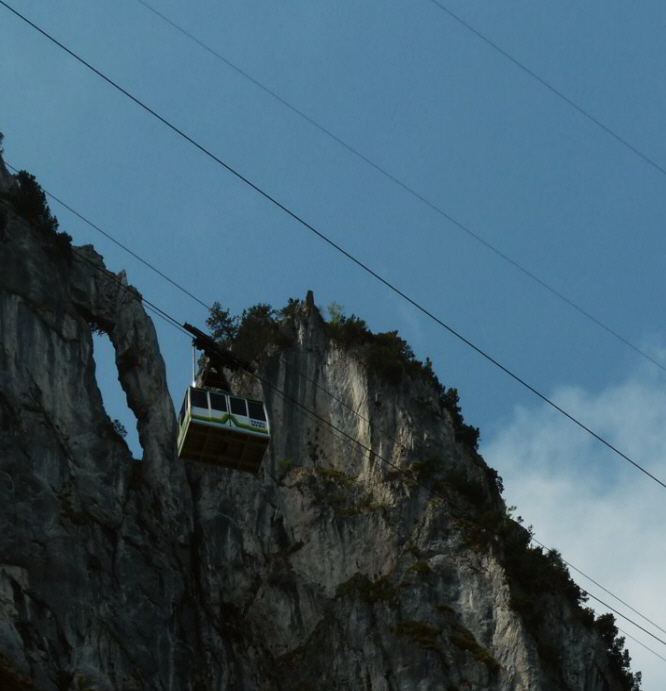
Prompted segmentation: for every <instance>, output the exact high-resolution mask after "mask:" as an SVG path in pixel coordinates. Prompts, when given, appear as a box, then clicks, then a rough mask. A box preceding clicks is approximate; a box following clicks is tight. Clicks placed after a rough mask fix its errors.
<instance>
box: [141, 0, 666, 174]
mask: <svg viewBox="0 0 666 691" xmlns="http://www.w3.org/2000/svg"><path fill="white" fill-rule="evenodd" d="M140 1H141V0H139V2H140ZM428 2H430V3H432V4H433V5H435V7H437V8H439V9H440V10H441V11H442V12H445V13H446V14H448V15H449V17H451V18H452V19H455V21H456V22H458V24H460V25H461V26H464V27H465V29H467V30H468V31H469V32H471V33H473V34H474V35H475V36H476V37H477V38H479V39H481V40H482V41H483V42H484V43H485V44H486V45H488V46H490V47H491V48H492V49H493V50H495V51H497V52H498V53H500V55H503V56H504V57H505V58H506V59H507V60H509V61H511V62H512V63H513V64H514V65H515V66H516V67H518V68H519V69H521V70H522V71H523V72H525V74H528V75H529V76H530V77H532V79H534V80H536V81H537V82H539V84H541V85H542V86H544V87H545V88H546V89H548V91H550V92H551V93H553V94H555V96H557V97H558V98H560V99H561V100H562V101H564V102H565V103H567V104H568V105H569V106H571V107H572V108H573V109H574V110H575V111H577V112H578V113H580V115H582V116H583V117H585V118H587V119H588V120H589V121H590V122H592V123H594V124H595V125H596V126H597V127H599V128H600V129H602V130H603V131H604V132H606V134H608V135H610V136H611V137H612V138H613V139H615V141H617V142H618V143H619V144H621V145H622V146H624V147H625V148H627V149H629V151H631V152H632V153H634V154H636V156H638V157H639V158H641V159H643V161H645V162H646V163H647V164H648V165H650V166H652V167H653V168H654V169H655V170H657V171H659V172H660V173H662V174H663V175H666V168H664V167H663V166H661V165H659V164H658V163H657V162H656V161H655V160H654V159H653V158H650V157H649V156H648V155H647V154H645V153H643V152H642V151H641V150H640V149H638V148H637V147H635V146H634V145H633V144H632V143H631V142H629V141H628V140H627V139H625V138H624V137H621V136H620V135H619V134H618V133H617V132H615V131H614V130H613V129H611V128H610V127H608V125H605V124H604V123H603V122H602V121H601V120H599V118H597V117H595V116H594V115H592V113H590V112H589V111H588V110H585V108H583V107H582V106H579V105H578V104H577V103H576V102H575V101H574V100H573V99H571V98H569V97H568V96H567V95H566V94H564V93H563V92H562V91H560V90H559V89H557V88H555V87H554V86H553V85H552V84H551V83H550V82H549V81H547V80H546V79H544V78H543V77H540V76H539V75H538V74H537V73H536V72H534V71H533V70H531V69H530V68H529V67H527V65H525V64H524V63H523V62H521V61H520V60H518V58H516V57H514V56H513V55H511V53H509V52H508V51H506V50H504V48H502V47H501V46H500V45H499V44H497V43H495V42H494V41H492V40H491V39H490V38H488V37H487V36H486V35H485V34H482V33H481V32H480V31H479V30H478V29H475V28H474V27H473V26H472V25H471V24H470V23H469V22H466V21H465V20H464V19H463V18H462V17H460V16H459V15H457V14H456V13H455V12H452V11H451V10H450V9H449V8H448V7H446V6H445V5H443V4H442V3H441V2H439V1H438V0H428Z"/></svg>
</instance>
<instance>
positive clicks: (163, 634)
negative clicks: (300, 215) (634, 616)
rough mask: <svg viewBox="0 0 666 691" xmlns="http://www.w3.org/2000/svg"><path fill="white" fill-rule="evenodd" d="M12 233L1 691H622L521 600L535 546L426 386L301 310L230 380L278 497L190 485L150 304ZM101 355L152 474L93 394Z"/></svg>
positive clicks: (0, 416) (255, 481)
mask: <svg viewBox="0 0 666 691" xmlns="http://www.w3.org/2000/svg"><path fill="white" fill-rule="evenodd" d="M11 184H12V178H11V176H9V175H8V174H7V172H6V170H5V169H4V166H2V165H0V193H2V197H3V199H4V198H6V195H7V192H8V190H9V186H10V185H11ZM4 219H5V222H4V228H3V229H2V232H1V233H0V516H1V517H2V526H3V530H2V531H1V532H0V689H3V690H4V689H8V690H10V691H11V690H14V689H15V690H22V691H27V690H29V689H33V690H35V691H68V690H70V689H71V690H72V691H74V690H77V691H83V690H84V689H86V690H93V689H94V690H98V691H112V690H122V691H132V690H136V691H148V690H151V691H153V690H154V691H158V690H159V691H167V690H168V691H205V690H210V691H213V690H215V691H217V690H222V689H230V690H231V689H233V690H236V691H259V690H266V691H268V690H275V691H277V690H283V691H295V690H303V691H305V690H307V689H312V690H317V691H323V690H326V689H331V690H333V689H340V690H343V689H344V690H349V691H357V690H358V691H398V690H405V691H407V690H410V691H412V690H413V691H416V690H421V691H426V690H429V689H449V690H451V691H453V690H454V689H460V690H462V689H487V690H488V691H490V690H493V691H495V690H497V691H499V690H500V689H502V690H507V689H512V690H516V691H518V690H527V689H531V690H535V691H536V690H537V689H538V690H542V691H549V690H553V691H554V690H556V689H569V690H572V691H574V690H577V691H604V690H607V691H616V690H617V691H620V690H621V689H625V688H630V687H629V686H627V685H626V680H625V679H624V678H622V677H621V676H618V675H617V674H616V670H614V669H613V668H612V665H611V664H610V662H609V657H608V654H607V650H606V646H605V644H604V643H603V641H602V640H601V639H600V638H599V636H598V635H597V634H596V633H595V631H594V626H592V625H591V623H590V621H589V620H586V616H585V614H584V613H581V611H580V608H578V607H577V605H576V604H575V602H572V598H571V597H567V595H566V593H560V592H557V590H555V591H553V592H543V593H540V594H538V595H535V594H534V592H532V591H529V588H528V589H527V590H526V586H525V583H523V585H522V586H521V584H520V583H518V584H516V581H515V576H516V570H515V567H514V569H513V571H512V566H511V556H510V553H509V552H510V544H509V543H510V541H511V539H514V541H515V540H518V542H520V540H521V539H522V533H523V532H524V531H523V530H522V528H520V527H519V526H517V525H515V524H513V523H512V522H511V521H510V519H509V517H508V516H506V511H505V507H504V504H503V502H502V499H501V496H500V493H499V489H498V487H497V485H498V479H497V476H496V474H495V473H494V472H493V471H491V470H490V469H489V468H488V467H487V466H486V464H485V463H484V461H483V460H482V459H481V457H480V456H479V455H478V454H477V453H476V451H475V450H474V448H473V445H470V444H469V443H467V442H465V441H461V440H460V437H459V435H457V434H456V426H455V420H454V419H453V418H452V416H451V414H450V412H448V411H447V410H446V408H444V407H442V405H441V400H440V396H439V392H438V391H437V389H436V387H434V386H433V384H432V383H431V382H428V381H427V378H420V377H411V376H407V375H405V376H404V377H402V378H401V379H400V380H399V381H398V382H397V383H396V382H387V381H385V380H383V379H382V378H381V377H380V376H378V375H377V374H376V372H374V371H373V370H372V368H370V367H369V366H368V364H367V362H366V361H365V360H364V358H363V357H361V356H360V350H359V349H355V348H354V347H345V346H342V345H340V344H339V343H338V342H336V341H334V340H331V338H330V335H329V333H328V331H327V327H326V325H325V323H324V321H323V320H322V318H321V316H320V314H319V312H318V311H317V309H316V307H315V306H314V304H313V302H312V301H311V300H306V301H305V302H303V303H300V304H298V305H297V306H296V307H295V308H294V309H293V310H292V314H291V316H290V318H289V319H285V322H284V324H283V325H282V330H281V332H280V338H279V344H274V345H270V346H269V347H268V349H267V350H266V351H265V352H264V354H263V355H262V357H261V358H260V364H259V369H258V375H259V378H254V377H252V376H251V375H249V374H242V375H238V374H237V375H233V384H234V386H235V387H237V388H238V390H239V391H244V392H246V393H247V395H250V394H254V395H256V396H257V397H263V398H264V399H265V400H266V402H267V406H268V409H269V413H270V418H271V422H272V430H273V438H272V441H271V446H270V450H269V452H268V453H267V455H266V458H265V459H264V463H263V466H262V469H261V472H260V474H259V475H258V476H257V477H254V476H251V475H247V474H243V473H239V472H235V471H231V470H225V469H220V468H217V467H212V466H199V465H194V464H188V463H187V462H183V461H180V460H179V459H178V458H177V456H176V452H175V438H176V431H177V424H176V419H175V415H174V410H173V404H172V401H171V398H170V395H169V392H168V390H167V386H166V378H165V368H164V364H163V362H162V359H161V356H160V353H159V346H158V343H157V339H156V335H155V331H154V328H153V325H152V322H151V320H150V319H149V318H148V316H147V315H146V313H145V312H144V309H143V307H142V304H141V296H140V294H139V293H138V292H137V291H136V289H134V288H132V287H131V286H128V285H127V282H126V280H125V278H124V276H123V275H122V274H120V275H116V274H113V273H111V272H109V271H107V270H106V269H105V268H104V263H103V261H102V258H101V257H100V256H99V255H98V254H97V253H96V252H95V251H94V250H93V248H91V247H81V248H75V250H74V251H73V252H71V251H68V249H67V247H65V246H64V245H63V243H62V242H60V243H59V242H57V238H55V237H54V236H53V234H49V233H46V232H44V231H43V230H40V229H39V228H37V227H35V225H34V224H32V223H29V222H27V221H26V220H25V219H23V218H21V217H20V216H19V215H17V214H16V213H14V212H13V211H12V210H11V208H9V207H7V206H6V204H5V208H4ZM100 329H101V330H103V331H104V332H106V333H107V334H108V335H109V337H110V339H111V341H112V343H113V346H114V349H115V353H116V364H117V367H118V377H119V379H120V382H121V385H122V387H123V390H124V391H125V393H126V395H127V402H128V405H129V407H130V408H131V409H132V411H133V412H134V413H135V415H136V418H137V423H138V429H139V435H140V442H141V445H142V447H143V458H142V460H140V461H139V460H135V459H133V458H132V454H131V453H130V452H129V449H128V448H127V446H126V444H125V442H124V440H123V439H122V437H121V436H119V435H118V434H117V433H116V431H115V430H114V427H113V424H112V421H111V420H110V419H109V417H108V415H107V414H106V412H105V410H104V407H103V403H102V398H101V395H100V392H99V390H98V387H97V384H96V380H95V363H94V359H93V341H92V333H93V331H95V330H100ZM507 526H509V527H508V528H507ZM521 531H522V532H521ZM512 536H513V538H512ZM521 588H522V589H521ZM521 594H522V595H523V596H524V598H525V599H529V602H528V603H527V604H526V602H525V601H522V600H521V598H520V596H521ZM574 599H575V598H574ZM588 618H589V617H588Z"/></svg>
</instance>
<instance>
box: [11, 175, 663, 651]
mask: <svg viewBox="0 0 666 691" xmlns="http://www.w3.org/2000/svg"><path fill="white" fill-rule="evenodd" d="M14 170H15V169H14ZM0 203H2V204H3V205H4V206H5V207H6V208H8V209H9V210H10V211H11V212H12V213H15V214H16V215H17V216H19V217H20V218H22V220H24V221H25V222H27V223H29V224H31V225H33V224H32V223H31V222H30V220H29V219H26V218H25V217H23V216H21V215H20V214H18V213H17V212H16V211H15V210H14V208H13V206H12V205H11V204H10V203H9V202H8V201H7V200H6V199H3V198H2V197H1V196H0ZM79 218H82V219H83V218H84V217H83V216H79ZM72 252H73V253H74V255H75V256H77V257H78V258H79V259H81V260H83V261H85V262H86V263H87V264H89V265H90V266H91V267H92V268H93V269H95V270H97V271H99V272H102V273H103V275H104V276H105V277H106V278H107V279H108V280H111V281H113V282H115V283H116V284H117V285H118V286H119V288H121V289H123V290H125V291H126V292H127V294H128V295H129V296H130V297H131V298H132V299H135V300H137V302H138V303H139V304H141V305H144V304H145V305H146V306H147V307H148V309H150V310H151V311H153V312H154V313H155V314H157V316H159V317H160V318H162V319H163V320H165V321H166V322H167V323H168V324H169V325H170V326H172V327H174V328H176V329H177V330H178V331H180V332H181V333H182V334H183V335H185V336H186V337H188V338H191V334H190V333H189V332H188V331H187V330H186V329H184V328H183V326H182V325H181V323H180V322H179V321H178V320H177V319H175V317H172V316H171V315H170V314H169V313H168V312H166V311H165V310H163V309H161V308H160V307H159V306H158V305H156V304H155V303H153V302H151V301H149V300H147V299H146V298H145V297H144V296H143V295H141V294H140V293H139V292H138V291H137V290H136V289H135V288H133V287H132V286H130V285H128V284H127V283H126V282H123V281H122V280H120V278H119V277H118V276H117V275H116V274H115V273H114V272H112V271H110V270H109V269H107V268H106V267H103V266H101V265H100V264H98V263H96V262H93V261H91V260H90V259H89V258H88V257H86V256H85V255H84V254H83V253H82V252H80V251H79V250H78V249H77V248H76V247H72ZM146 265H147V266H150V265H149V264H148V263H146ZM174 285H177V284H175V283H174ZM249 374H250V375H251V376H252V377H254V378H255V379H257V381H259V382H260V383H261V384H262V386H265V387H267V388H268V389H270V390H272V391H274V392H275V393H276V394H277V395H279V396H280V397H282V398H283V399H284V400H286V401H288V402H290V403H292V404H293V405H295V406H296V407H297V408H298V409H299V410H300V412H301V413H302V414H303V415H305V416H307V417H308V418H309V419H310V420H314V421H315V423H317V424H321V425H325V426H326V427H327V428H329V429H330V430H331V432H332V433H337V435H336V436H338V437H339V438H340V439H341V440H342V441H343V442H345V443H347V444H348V445H350V446H352V447H355V448H358V449H361V450H362V451H364V452H367V453H368V458H369V459H370V458H374V459H377V460H379V461H381V462H382V463H383V464H384V465H387V466H389V467H391V468H392V470H394V471H395V472H397V473H399V474H400V475H402V476H404V477H405V478H406V479H407V480H408V481H409V482H410V483H412V484H413V485H415V486H417V487H418V488H419V489H420V490H424V491H425V492H426V493H427V494H429V495H430V496H433V497H437V498H439V499H442V500H444V501H446V500H447V497H446V496H445V495H444V494H442V493H441V492H439V491H437V490H435V489H433V488H432V487H429V486H428V485H426V484H425V483H424V482H422V481H421V480H419V478H418V477H416V476H415V474H414V473H413V472H411V471H410V470H409V469H405V468H402V467H401V466H399V465H398V464H396V463H393V462H392V461H390V460H389V459H388V458H386V457H385V456H382V455H381V454H378V453H377V452H375V451H373V450H372V448H370V447H369V446H367V445H366V444H364V443H363V442H361V441H359V440H358V439H356V438H355V437H354V436H352V435H350V434H348V433H347V432H345V431H344V430H342V429H340V428H339V427H338V426H337V425H335V424H333V423H332V422H330V421H329V420H327V419H326V418H324V417H322V416H321V415H319V414H318V413H316V412H315V411H313V410H311V409H310V408H308V406H306V405H304V404H303V403H301V402H300V401H299V400H298V399H296V398H294V397H293V396H290V395H289V394H287V393H285V392H284V391H282V390H281V389H280V388H279V387H278V386H276V385H275V384H273V383H272V382H270V381H268V380H267V379H266V378H265V377H262V376H260V375H258V374H257V373H256V372H249ZM350 410H352V412H354V413H355V414H357V415H359V413H357V412H356V411H354V409H353V408H350ZM361 417H362V416H361ZM368 422H369V421H368ZM393 441H396V440H393ZM396 443H398V444H400V443H399V442H396ZM400 446H401V447H402V449H403V450H405V451H408V449H406V447H404V445H400ZM495 534H496V536H498V537H499V536H500V534H499V533H495ZM531 540H532V542H535V543H536V544H538V545H539V546H541V547H542V548H543V549H546V550H547V551H549V552H554V551H555V550H553V549H551V548H549V547H547V546H546V545H544V544H543V543H541V542H540V541H538V540H536V538H534V536H533V535H531ZM558 554H559V553H558ZM562 561H564V562H565V563H566V564H567V565H569V566H571V567H572V568H574V569H575V570H576V571H578V572H579V573H581V574H582V575H584V576H585V577H586V578H588V579H589V580H590V581H592V582H593V583H595V585H599V584H598V583H597V582H596V581H594V580H593V579H591V578H590V577H589V576H587V575H586V574H585V573H584V572H582V571H581V570H580V569H578V568H576V567H573V565H571V564H569V562H566V561H565V560H564V559H563V560H562ZM599 587H601V588H602V589H603V590H604V591H605V592H607V593H608V594H609V595H611V596H612V597H613V598H615V599H617V600H618V601H619V602H621V603H622V604H624V605H625V606H627V607H629V609H631V610H632V611H633V612H635V613H636V614H638V615H639V616H641V617H642V618H643V619H645V620H646V621H648V622H649V623H651V624H652V625H653V626H656V627H657V628H658V629H660V630H662V631H663V629H662V628H661V627H660V626H658V625H656V624H654V623H653V622H652V621H650V620H649V619H648V618H647V617H645V616H644V615H643V614H641V613H640V612H639V611H638V610H636V609H634V608H633V607H631V606H629V605H627V604H626V603H625V602H624V601H623V600H621V599H620V598H619V597H618V596H616V595H615V594H614V593H612V592H611V591H610V590H608V589H606V588H605V587H603V586H601V585H599ZM585 593H586V595H588V596H589V597H592V598H593V599H594V600H596V601H597V602H599V603H600V604H602V605H603V606H605V607H607V608H608V609H610V610H611V611H613V612H614V613H616V614H617V615H618V616H620V617H622V618H623V619H625V620H626V621H628V622H629V623H631V624H632V625H634V626H636V627H637V628H639V629H641V630H642V631H644V632H645V633H647V634H648V635H649V636H651V637H652V638H654V639H655V640H657V641H659V642H660V643H662V644H664V645H666V641H664V640H662V639H661V638H659V637H658V636H655V635H654V634H653V633H651V632H650V631H649V630H647V629H645V628H644V627H642V626H641V625H640V624H637V623H636V622H634V621H633V620H632V619H630V618H629V617H627V616H626V615H625V614H623V613H621V612H620V611H619V610H617V609H615V608H613V607H611V606H610V605H607V604H606V603H605V602H603V601H602V600H600V599H599V598H598V597H596V596H594V595H593V594H591V593H589V592H588V591H585ZM634 640H636V639H634ZM637 642H639V643H640V641H637ZM641 645H643V647H646V648H647V646H645V645H644V644H642V643H641ZM647 649H648V650H650V649H649V648H647ZM651 652H654V651H651ZM655 654H656V655H658V654H657V653H655Z"/></svg>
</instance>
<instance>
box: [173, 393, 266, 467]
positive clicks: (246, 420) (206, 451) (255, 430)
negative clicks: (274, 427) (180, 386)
mask: <svg viewBox="0 0 666 691" xmlns="http://www.w3.org/2000/svg"><path fill="white" fill-rule="evenodd" d="M270 438H271V434H270V426H269V424H268V416H267V415H266V407H265V406H264V404H263V403H262V402H261V401H254V400H252V399H249V398H243V397H242V396H233V395H232V394H229V393H225V392H223V391H218V390H213V389H199V388H196V387H194V386H191V387H189V388H188V390H187V392H186V393H185V400H184V401H183V406H182V408H181V409H180V415H179V416H178V456H179V457H180V458H183V459H188V460H191V461H203V462H204V463H214V464H215V465H219V466H223V467H225V468H235V469H236V470H246V471H248V472H250V473H256V472H257V471H258V470H259V466H260V465H261V461H262V459H263V457H264V451H266V447H267V446H268V443H269V441H270Z"/></svg>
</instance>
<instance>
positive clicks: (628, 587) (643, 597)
mask: <svg viewBox="0 0 666 691" xmlns="http://www.w3.org/2000/svg"><path fill="white" fill-rule="evenodd" d="M551 399H552V400H553V401H554V402H555V403H556V404H557V405H559V406H560V407H562V408H563V409H565V410H566V411H567V412H569V413H570V414H571V415H573V416H574V417H576V418H577V419H579V420H581V421H582V422H583V423H584V424H585V425H587V426H588V427H590V428H591V429H592V430H594V431H595V432H597V433H598V434H600V435H601V436H602V437H604V438H605V439H606V440H607V441H608V442H610V443H611V444H612V445H613V446H615V447H617V448H618V449H619V450H621V451H623V452H624V453H626V454H627V455H628V456H629V457H630V458H632V459H633V460H634V461H636V462H637V463H639V464H640V465H642V466H643V467H644V468H645V469H646V470H648V471H649V472H651V473H653V474H654V475H655V476H657V477H658V478H660V479H661V480H663V481H666V434H665V431H666V377H664V376H663V375H660V374H659V373H654V372H652V371H651V370H648V368H647V367H646V368H644V369H643V370H641V371H639V372H636V373H634V374H632V376H629V377H627V378H626V379H625V380H624V381H621V382H616V383H613V384H611V385H609V386H608V387H607V388H605V389H604V390H602V391H599V392H588V391H584V390H582V389H579V388H576V387H563V388H561V389H559V390H557V391H555V392H554V393H553V394H552V398H551ZM483 454H484V456H485V458H486V460H487V462H488V463H489V464H490V465H491V466H493V467H494V468H496V469H497V470H498V471H499V472H500V475H502V477H503V478H504V485H505V499H506V501H507V503H508V504H515V505H516V506H517V507H518V508H517V510H516V513H517V514H519V515H521V516H522V517H523V518H524V520H525V523H526V524H532V525H533V526H534V531H535V536H536V537H537V538H538V539H539V540H540V541H541V542H543V543H544V544H546V545H548V546H549V547H552V548H556V549H558V550H560V551H561V552H562V555H563V557H564V558H565V559H566V560H567V561H569V562H571V563H572V564H573V565H574V566H576V567H577V568H579V569H580V570H581V571H583V572H585V573H586V574H588V575H589V576H591V577H592V578H594V579H595V580H596V581H598V582H599V583H601V584H602V585H603V586H605V587H606V588H608V589H609V590H611V591H612V592H613V593H615V594H616V595H618V596H619V597H621V598H622V599H623V600H625V601H626V602H628V603H629V604H630V605H632V606H633V607H635V608H636V609H637V610H639V611H640V612H642V613H643V614H645V615H646V616H647V617H649V618H650V619H652V620H653V621H655V622H656V623H657V624H659V625H660V626H661V627H663V628H665V629H666V600H665V599H664V597H663V583H664V574H666V549H665V547H664V539H663V533H664V525H665V524H666V489H664V488H663V487H661V486H659V485H658V484H657V483H655V482H654V481H653V480H651V479H650V478H648V477H647V476H645V475H644V474H643V473H641V472H640V471H638V470H637V469H635V468H633V467H632V466H631V465H630V464H629V463H628V462H627V461H625V460H623V459H622V458H620V457H619V456H618V455H617V454H615V453H613V452H612V451H611V450H610V449H608V448H606V447H605V446H603V445H602V444H601V443H600V442H598V441H597V440H596V439H594V438H593V437H591V436H590V435H589V434H587V433H586V432H584V431H582V430H580V429H579V428H577V427H576V426H575V425H574V424H573V423H572V422H571V421H569V420H567V419H566V418H564V416H562V415H561V414H560V413H558V412H557V411H555V410H554V409H552V408H550V407H548V406H546V405H545V404H544V405H541V406H538V407H535V408H533V409H526V408H517V409H516V410H515V411H514V414H513V417H512V419H511V421H510V423H509V424H508V425H507V426H506V428H505V429H503V430H502V431H501V432H500V433H498V434H496V435H495V436H494V437H493V438H491V439H489V440H488V441H487V442H486V443H485V444H484V446H483ZM572 575H573V577H574V579H575V580H576V581H577V582H578V583H579V584H580V585H581V587H583V588H584V589H585V590H587V591H589V592H590V593H593V594H595V595H597V596H598V597H599V598H600V599H601V600H604V601H605V602H608V604H610V605H611V606H612V607H615V608H616V609H618V610H620V611H624V612H626V613H627V615H628V616H629V617H630V618H632V619H634V620H635V621H638V622H639V623H641V625H644V626H645V627H646V628H650V629H652V630H653V631H654V633H655V634H656V635H658V636H659V637H661V638H662V639H665V640H666V634H664V633H663V632H661V631H659V630H656V629H653V627H651V626H650V625H649V624H647V623H646V622H644V621H643V620H641V619H640V618H639V617H638V615H636V614H634V613H632V612H630V611H628V610H627V609H626V608H625V607H624V606H623V605H621V604H620V603H618V602H617V601H615V600H613V599H612V598H611V596H610V595H608V594H607V593H604V592H603V591H602V590H600V589H599V588H597V587H596V586H594V585H593V584H591V583H590V582H589V581H588V580H586V579H585V578H583V577H582V576H580V575H579V574H577V573H575V572H572ZM590 605H591V606H593V607H594V608H595V609H597V610H599V611H602V610H603V607H601V606H600V605H598V604H597V603H595V602H594V601H592V600H591V601H590ZM616 618H617V620H618V621H617V623H618V625H619V626H620V627H621V628H622V629H624V630H625V631H626V632H627V633H629V634H630V635H632V636H635V637H636V638H637V639H638V640H640V641H642V642H643V643H645V644H646V645H648V646H650V647H651V648H653V649H654V650H655V651H656V652H658V653H660V654H661V655H663V656H664V657H666V646H663V645H662V644H660V643H659V642H658V641H655V640H654V639H653V638H651V637H650V636H648V635H647V634H645V633H644V632H642V631H640V630H637V629H636V628H635V627H634V626H632V625H631V624H630V623H628V622H626V621H624V620H623V619H621V618H619V617H616ZM627 647H629V649H630V653H631V656H632V659H633V661H634V662H633V669H634V670H635V671H642V672H643V689H644V691H657V689H659V691H661V690H662V689H664V688H666V662H664V661H663V660H660V659H659V658H657V657H655V656H654V655H652V654H651V653H649V652H647V651H645V650H644V649H643V648H641V647H640V646H639V645H637V644H636V643H634V642H632V641H628V646H627Z"/></svg>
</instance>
